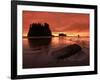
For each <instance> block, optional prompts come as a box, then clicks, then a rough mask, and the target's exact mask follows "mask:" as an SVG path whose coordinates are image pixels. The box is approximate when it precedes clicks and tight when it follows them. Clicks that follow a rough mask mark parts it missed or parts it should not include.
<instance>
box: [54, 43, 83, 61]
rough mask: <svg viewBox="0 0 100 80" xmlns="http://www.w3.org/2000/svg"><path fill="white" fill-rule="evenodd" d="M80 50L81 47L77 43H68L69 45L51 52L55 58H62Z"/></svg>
mask: <svg viewBox="0 0 100 80" xmlns="http://www.w3.org/2000/svg"><path fill="white" fill-rule="evenodd" d="M81 50H82V48H81V47H80V46H79V45H77V44H72V45H69V46H67V47H64V48H62V49H59V50H58V51H56V52H53V54H55V57H56V59H58V60H63V59H65V58H67V57H70V56H72V55H74V54H76V53H78V52H80V51H81ZM56 53H57V54H56Z"/></svg>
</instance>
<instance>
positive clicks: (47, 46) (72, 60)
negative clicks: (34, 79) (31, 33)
mask: <svg viewBox="0 0 100 80" xmlns="http://www.w3.org/2000/svg"><path fill="white" fill-rule="evenodd" d="M71 44H78V45H80V46H81V47H82V51H81V52H79V53H78V54H76V55H73V56H71V57H69V58H65V59H64V60H61V61H59V60H57V59H56V56H57V55H56V56H54V55H53V54H54V51H55V52H56V51H58V50H59V49H61V48H63V47H65V46H68V45H71ZM56 54H57V53H56ZM61 54H63V53H62V51H61ZM85 65H89V38H88V37H80V38H77V37H52V38H31V39H28V38H23V68H44V67H63V66H85Z"/></svg>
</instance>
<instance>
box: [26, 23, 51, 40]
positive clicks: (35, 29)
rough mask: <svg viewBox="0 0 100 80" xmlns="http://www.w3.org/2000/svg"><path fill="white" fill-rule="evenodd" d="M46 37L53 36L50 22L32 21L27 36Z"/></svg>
mask: <svg viewBox="0 0 100 80" xmlns="http://www.w3.org/2000/svg"><path fill="white" fill-rule="evenodd" d="M41 36H42V37H43V36H44V37H45V36H52V33H51V30H50V26H49V24H48V23H44V24H40V23H32V24H30V28H29V32H28V34H27V37H28V38H29V37H41Z"/></svg>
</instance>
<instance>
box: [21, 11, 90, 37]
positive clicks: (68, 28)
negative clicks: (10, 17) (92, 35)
mask: <svg viewBox="0 0 100 80" xmlns="http://www.w3.org/2000/svg"><path fill="white" fill-rule="evenodd" d="M38 22H39V23H42V24H43V23H45V22H46V23H48V24H49V25H50V29H51V31H52V34H53V35H56V36H57V35H58V34H59V33H61V32H63V33H66V34H67V35H69V36H70V35H74V36H75V35H78V34H79V35H81V36H89V14H82V13H81V14H79V13H60V12H34V11H23V36H27V33H28V30H29V27H30V26H29V25H30V24H31V23H38Z"/></svg>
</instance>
